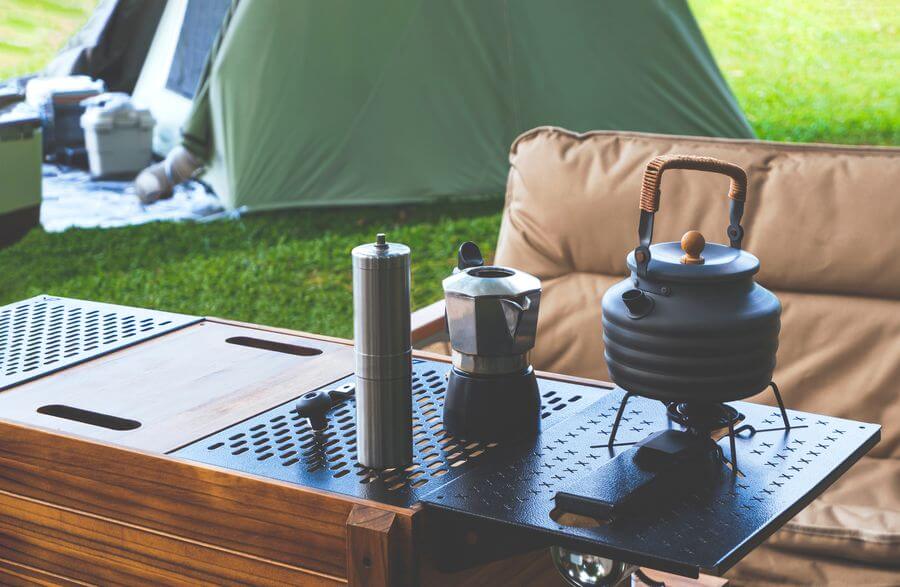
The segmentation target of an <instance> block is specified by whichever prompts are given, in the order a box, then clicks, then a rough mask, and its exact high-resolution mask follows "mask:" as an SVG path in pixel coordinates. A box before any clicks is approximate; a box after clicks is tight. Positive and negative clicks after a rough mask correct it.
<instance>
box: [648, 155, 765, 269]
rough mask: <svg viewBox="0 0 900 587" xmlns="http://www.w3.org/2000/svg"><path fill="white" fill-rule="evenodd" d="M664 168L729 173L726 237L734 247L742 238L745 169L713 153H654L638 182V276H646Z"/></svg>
mask: <svg viewBox="0 0 900 587" xmlns="http://www.w3.org/2000/svg"><path fill="white" fill-rule="evenodd" d="M667 169H690V170H694V171H709V172H712V173H721V174H722V175H727V176H728V177H730V178H731V186H730V187H729V190H728V197H729V198H730V199H731V210H730V212H729V217H730V218H729V222H730V224H729V225H728V230H727V234H728V240H729V241H730V243H731V246H732V247H733V248H735V249H740V248H741V240H742V239H743V238H744V228H743V227H742V226H741V218H742V217H743V215H744V202H745V201H746V199H747V172H746V171H744V170H743V169H742V168H741V167H739V166H737V165H735V164H733V163H728V162H726V161H721V160H719V159H714V158H712V157H698V156H695V155H662V156H660V157H654V158H653V160H651V161H650V163H648V164H647V168H646V169H645V170H644V180H643V183H642V185H641V205H640V208H641V220H640V224H639V225H638V243H639V244H638V246H637V247H636V248H635V249H634V260H635V263H636V264H637V269H638V275H639V276H640V277H646V275H647V266H648V265H649V264H650V241H651V240H653V216H654V214H656V212H657V210H659V196H660V192H659V185H660V182H662V175H663V172H664V171H666V170H667Z"/></svg>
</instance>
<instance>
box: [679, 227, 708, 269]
mask: <svg viewBox="0 0 900 587" xmlns="http://www.w3.org/2000/svg"><path fill="white" fill-rule="evenodd" d="M705 246H706V239H705V238H703V235H702V234H700V231H698V230H689V231H687V232H686V233H684V236H683V237H681V250H682V251H684V256H682V257H681V262H682V263H684V264H685V265H702V264H703V260H704V259H703V257H702V256H701V255H700V253H702V252H703V247H705Z"/></svg>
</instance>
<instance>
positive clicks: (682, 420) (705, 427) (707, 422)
mask: <svg viewBox="0 0 900 587" xmlns="http://www.w3.org/2000/svg"><path fill="white" fill-rule="evenodd" d="M769 387H771V388H772V393H774V394H775V400H776V401H777V402H778V409H779V410H780V411H781V420H782V422H784V429H785V430H790V428H791V424H790V422H789V421H788V416H787V410H785V409H784V401H782V399H781V393H780V392H779V391H778V386H777V385H775V382H774V381H771V382H769ZM634 395H637V394H634V393H631V392H630V391H627V392H625V395H624V397H622V403H620V404H619V410H618V412H616V420H615V422H613V427H612V431H611V432H610V434H609V442H608V443H607V447H608V448H609V449H612V448H613V447H614V446H615V442H616V433H617V432H618V431H619V424H621V422H622V415H623V414H624V413H625V406H626V405H627V404H628V400H629V399H631V397H632V396H634ZM666 411H667V412H668V415H669V418H670V419H671V420H672V421H673V422H676V423H678V424H681V425H682V426H684V427H685V428H687V429H688V431H689V432H692V433H694V434H697V435H699V436H708V435H709V434H710V433H711V432H713V431H715V430H721V429H722V428H726V427H727V428H728V440H729V444H730V445H731V461H730V462H731V469H732V471H734V473H735V474H738V473H739V471H738V467H737V450H736V447H735V443H734V436H735V434H740V433H741V432H745V431H748V432H750V435H751V436H752V435H753V434H756V429H755V428H754V427H753V426H751V425H749V424H745V425H744V426H741V427H739V428H737V429H736V428H735V425H736V424H738V423H739V422H741V421H742V420H743V419H744V416H743V415H742V414H741V413H740V412H738V411H737V410H736V409H734V408H733V407H731V406H729V405H728V404H724V403H717V402H696V401H694V402H670V403H667V404H666ZM717 446H718V445H717ZM719 452H720V454H722V460H723V461H726V462H728V461H727V459H725V456H724V454H723V453H722V450H721V448H720V449H719Z"/></svg>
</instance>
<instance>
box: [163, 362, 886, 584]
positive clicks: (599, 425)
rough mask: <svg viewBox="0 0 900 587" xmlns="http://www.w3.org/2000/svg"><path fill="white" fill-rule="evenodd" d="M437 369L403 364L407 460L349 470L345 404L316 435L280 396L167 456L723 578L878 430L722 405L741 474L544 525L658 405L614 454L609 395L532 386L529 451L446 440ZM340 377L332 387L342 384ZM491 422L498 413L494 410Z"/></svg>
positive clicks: (351, 410)
mask: <svg viewBox="0 0 900 587" xmlns="http://www.w3.org/2000/svg"><path fill="white" fill-rule="evenodd" d="M448 368H449V367H448V365H446V364H444V363H438V362H433V361H416V364H415V365H414V382H413V399H414V407H415V409H414V420H415V421H414V428H413V433H414V441H413V442H414V444H415V456H414V462H413V464H412V465H410V466H409V467H407V468H405V469H403V470H386V471H374V470H371V469H366V468H364V467H362V466H361V465H359V464H358V463H356V457H355V442H356V441H355V424H354V420H355V405H354V402H353V400H352V399H349V400H345V401H344V402H343V403H341V404H340V405H338V406H336V407H335V408H334V409H333V410H332V412H331V414H330V422H329V427H328V429H327V430H326V432H325V433H324V434H319V435H315V434H313V433H312V431H311V430H310V429H309V426H308V424H307V422H306V421H305V419H303V418H300V417H299V416H298V415H297V414H296V413H295V412H294V405H293V402H289V403H287V404H284V405H282V406H279V407H277V408H274V409H272V410H270V411H268V412H265V413H263V414H260V415H259V416H257V417H255V418H252V419H250V420H247V421H245V422H242V423H239V424H236V425H235V426H232V427H230V428H228V429H226V430H223V431H221V432H220V433H218V434H215V435H213V436H210V437H207V438H205V439H203V440H201V441H198V442H196V443H193V444H191V445H189V446H186V447H184V448H182V449H180V450H177V451H175V452H174V453H173V454H174V455H176V456H179V457H184V458H188V459H193V460H197V461H202V462H205V463H209V464H214V465H220V466H224V467H228V468H231V469H236V470H240V471H244V472H248V473H253V474H257V475H261V476H264V477H271V478H274V479H279V480H282V481H288V482H291V483H297V484H299V485H303V486H308V487H314V488H317V489H324V490H328V491H334V492H337V493H342V494H345V495H351V496H355V497H360V498H365V499H370V500H374V501H379V502H383V503H390V504H396V505H407V506H408V505H412V504H414V503H417V502H421V503H424V504H426V506H427V507H429V508H434V509H435V510H438V511H440V512H443V513H444V514H445V515H451V516H455V517H456V518H457V519H460V520H466V519H468V520H471V521H472V522H473V523H479V522H484V521H490V522H491V523H492V524H499V525H502V526H505V527H508V528H511V529H515V530H516V531H517V532H519V533H520V534H522V535H523V536H533V537H534V538H535V540H536V541H538V542H540V541H543V542H546V543H547V544H559V545H564V546H569V547H571V548H574V549H580V550H582V551H585V552H593V553H597V554H601V555H605V556H609V557H611V558H617V559H621V560H624V561H626V562H630V563H634V564H640V565H644V566H648V567H652V568H656V569H660V570H665V571H671V572H675V573H680V574H684V575H696V574H697V573H699V572H711V573H714V574H721V573H724V572H725V571H726V570H727V569H728V568H730V567H731V566H732V565H733V564H734V563H735V562H737V561H738V560H740V558H742V557H743V556H744V555H745V554H746V553H747V552H749V551H750V550H751V549H752V548H753V547H755V546H756V545H758V544H759V543H760V542H762V541H763V540H764V539H765V538H766V537H767V536H769V535H770V534H771V533H772V532H774V531H775V530H776V529H777V528H778V527H780V526H781V525H782V524H783V523H784V522H786V521H787V520H788V519H789V518H790V517H791V516H793V515H794V514H795V513H797V512H798V511H800V509H802V508H803V507H804V506H805V505H807V504H808V503H809V502H810V501H812V499H814V498H815V497H816V496H817V495H818V494H819V493H821V492H822V491H823V490H824V489H825V488H826V487H827V486H828V485H830V484H831V483H832V482H833V481H834V480H835V479H836V478H837V477H838V476H839V475H840V474H841V473H843V472H844V471H845V470H846V469H847V468H849V466H850V465H852V463H853V462H855V461H856V460H857V459H858V458H859V457H861V456H862V455H863V454H865V452H866V451H867V450H868V449H869V448H871V446H873V445H874V444H875V443H876V442H877V440H878V437H879V431H880V427H878V426H876V425H872V424H863V423H859V422H853V421H849V420H842V419H838V418H830V417H826V416H817V415H814V414H806V413H803V412H796V411H792V410H789V411H788V414H789V417H790V420H791V424H792V426H793V427H792V428H791V429H790V430H785V429H784V428H783V424H782V422H781V419H780V414H779V412H778V411H777V410H775V409H773V408H770V407H767V406H762V405H756V404H749V403H744V402H736V403H735V404H733V405H734V406H735V407H737V408H738V409H739V410H740V411H741V412H743V413H744V414H745V416H746V420H745V422H744V423H747V424H751V425H752V426H753V427H754V428H755V429H756V430H757V431H756V432H755V433H754V434H752V435H750V434H749V433H743V434H742V435H739V436H738V438H737V443H736V444H737V450H738V452H739V455H740V460H739V463H740V464H739V468H740V470H741V475H737V476H736V475H734V474H733V473H732V471H731V469H729V468H727V467H725V466H723V467H722V470H721V472H720V473H719V476H718V478H717V479H715V481H714V483H712V484H710V485H707V486H704V487H702V488H700V489H698V490H695V491H692V492H690V493H687V494H684V495H680V496H678V497H677V498H676V499H673V500H671V501H670V502H667V503H666V502H663V503H659V504H654V507H651V508H647V509H646V510H645V511H643V512H640V513H638V514H636V515H633V516H628V517H625V518H622V519H617V520H615V521H613V522H612V523H609V524H606V525H603V526H598V527H595V528H577V527H569V526H563V525H560V524H558V523H556V522H555V521H554V520H553V519H552V518H551V516H550V512H551V510H552V509H553V506H554V501H553V498H554V496H555V494H556V492H557V491H558V490H560V489H562V488H564V487H569V486H571V485H573V484H578V483H579V482H583V485H582V486H581V487H582V488H583V489H585V490H586V491H588V492H589V491H590V478H591V475H592V474H593V472H594V471H596V470H597V469H598V468H599V467H600V466H601V465H602V464H604V463H606V462H607V461H609V460H610V459H612V458H613V457H615V456H616V455H617V454H619V453H620V452H621V451H624V450H627V449H628V448H629V447H630V446H631V444H632V443H634V442H636V441H638V440H641V439H642V438H644V437H646V436H647V435H649V434H650V433H651V432H654V431H657V430H663V429H665V428H667V427H673V428H680V427H679V426H678V425H677V424H674V423H672V422H671V421H670V420H669V418H668V416H667V413H666V408H665V406H664V405H663V404H661V403H659V402H655V401H651V400H646V399H641V398H635V399H633V400H632V401H631V403H630V404H629V408H628V410H627V412H626V414H625V417H624V418H623V425H622V428H620V431H619V435H618V438H617V441H616V442H617V444H616V447H615V448H614V449H612V450H610V449H607V448H606V439H608V435H609V432H610V429H611V428H612V423H613V419H614V417H615V412H616V409H617V407H618V405H619V401H620V400H621V397H622V392H621V391H620V390H609V389H603V388H596V387H588V386H583V385H577V384H572V383H560V382H556V381H550V380H546V379H541V380H539V384H540V388H541V393H542V396H543V397H542V403H543V414H542V415H543V421H542V424H543V426H542V432H541V434H540V436H539V437H538V439H537V440H536V442H534V443H533V444H529V445H527V446H523V445H518V446H498V445H495V444H488V445H485V444H482V443H477V442H464V441H458V440H456V439H454V438H453V437H451V436H450V435H448V434H447V432H446V431H445V430H444V428H443V424H442V422H441V410H442V407H443V396H444V393H445V390H446V385H445V383H446V379H445V374H446V372H447V370H448ZM352 381H353V378H352V377H348V378H346V379H343V380H341V381H339V382H337V383H335V384H334V386H329V387H335V386H341V385H349V384H352ZM498 417H502V414H499V415H498ZM720 442H721V443H722V444H723V449H724V451H725V453H726V454H727V453H728V450H729V449H728V446H727V440H726V441H724V442H723V441H720Z"/></svg>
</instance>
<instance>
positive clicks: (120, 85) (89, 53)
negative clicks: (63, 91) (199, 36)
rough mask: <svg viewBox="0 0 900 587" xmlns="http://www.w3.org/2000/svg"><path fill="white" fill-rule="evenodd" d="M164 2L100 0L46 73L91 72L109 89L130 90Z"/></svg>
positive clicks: (157, 0)
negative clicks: (85, 22)
mask: <svg viewBox="0 0 900 587" xmlns="http://www.w3.org/2000/svg"><path fill="white" fill-rule="evenodd" d="M165 6H166V3H165V0H101V2H100V4H99V5H98V6H97V8H96V9H95V10H94V12H93V14H92V15H91V18H90V19H89V20H88V22H87V24H85V25H84V27H82V28H81V30H80V31H78V32H77V33H75V35H73V36H72V38H70V39H69V41H68V42H67V43H66V46H65V47H64V48H63V49H62V51H60V53H59V55H57V56H56V57H55V58H54V59H53V61H52V62H51V63H50V65H48V66H47V68H46V69H45V70H44V75H47V76H62V75H89V76H91V77H92V78H95V79H102V80H103V81H105V82H106V87H107V88H108V89H109V90H110V91H114V92H128V93H131V92H132V91H133V90H134V86H135V84H136V83H137V79H138V76H139V75H140V73H141V67H142V66H143V64H144V59H145V58H146V57H147V51H148V50H149V48H150V42H151V41H152V40H153V35H154V33H155V32H156V26H157V24H158V23H159V19H160V16H161V15H162V12H163V9H164V8H165Z"/></svg>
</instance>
